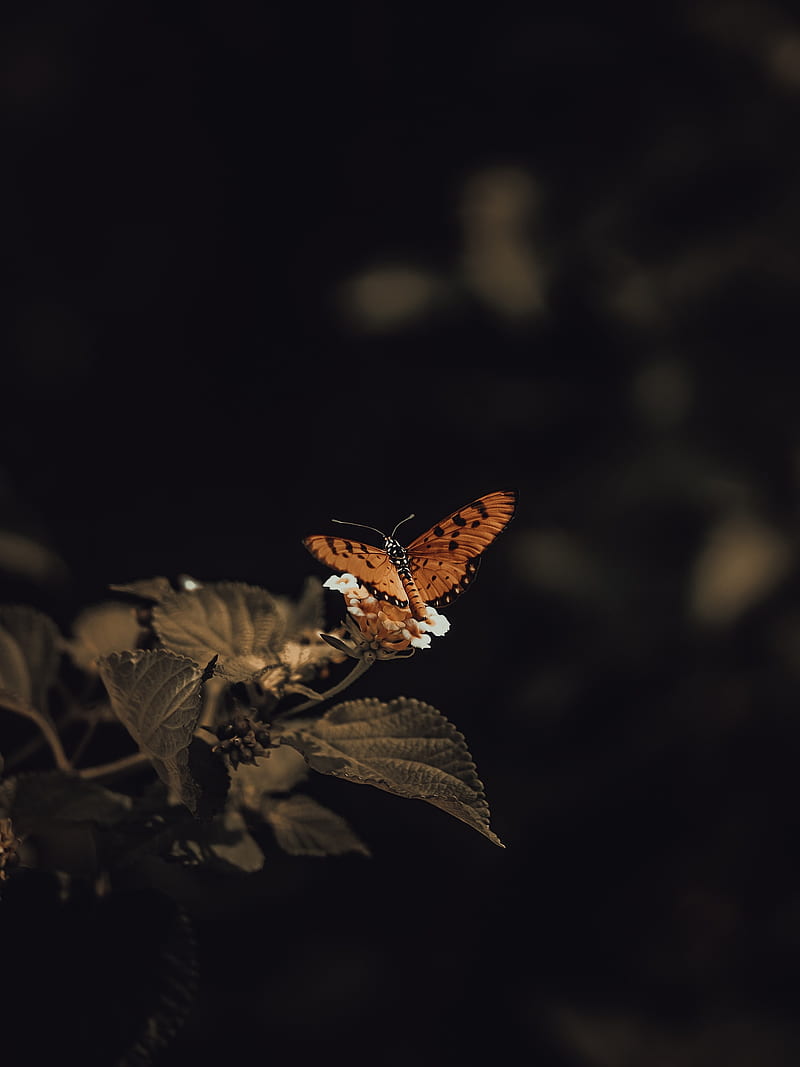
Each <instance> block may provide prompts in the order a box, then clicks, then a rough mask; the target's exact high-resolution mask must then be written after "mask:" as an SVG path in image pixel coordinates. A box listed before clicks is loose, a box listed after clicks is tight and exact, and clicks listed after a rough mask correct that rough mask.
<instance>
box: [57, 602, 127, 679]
mask: <svg viewBox="0 0 800 1067" xmlns="http://www.w3.org/2000/svg"><path fill="white" fill-rule="evenodd" d="M141 632H142V628H141V626H140V625H139V623H138V621H137V619H136V611H135V609H134V608H133V607H131V605H130V604H121V603H119V602H118V601H115V600H108V601H106V602H105V603H102V604H93V605H92V606H91V607H88V608H86V609H84V610H83V611H82V612H81V613H80V615H78V616H77V618H76V619H75V621H74V622H73V624H72V633H73V635H74V636H73V639H72V640H71V641H68V642H67V643H66V644H67V650H68V652H69V654H70V656H71V657H72V659H73V661H74V662H75V663H76V664H77V665H78V666H79V667H82V668H83V670H85V671H96V670H97V660H98V659H99V658H100V657H101V656H107V655H108V654H109V653H110V652H121V651H122V650H123V649H126V648H129V649H134V648H136V645H137V644H138V642H139V637H140V635H141Z"/></svg>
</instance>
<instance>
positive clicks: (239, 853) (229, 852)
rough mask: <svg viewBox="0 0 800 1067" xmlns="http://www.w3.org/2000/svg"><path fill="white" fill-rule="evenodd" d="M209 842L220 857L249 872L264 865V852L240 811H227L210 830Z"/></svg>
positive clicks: (258, 869) (210, 846) (215, 853)
mask: <svg viewBox="0 0 800 1067" xmlns="http://www.w3.org/2000/svg"><path fill="white" fill-rule="evenodd" d="M207 843H208V846H209V848H210V849H211V851H212V852H213V853H214V855H215V856H217V858H218V859H221V860H224V861H225V863H229V864H231V866H233V867H238V868H239V869H240V870H242V871H246V872H247V873H248V874H250V873H252V872H253V871H260V870H261V868H262V867H263V866H264V853H263V852H262V851H261V848H260V846H259V845H258V843H257V842H256V840H255V838H254V837H252V836H251V834H250V832H249V830H248V829H247V824H246V823H245V821H244V818H243V816H242V815H241V814H240V813H239V812H238V811H226V812H225V814H224V815H223V816H222V817H221V818H219V819H217V820H215V821H214V823H213V824H212V825H211V827H210V828H209V831H208V836H207Z"/></svg>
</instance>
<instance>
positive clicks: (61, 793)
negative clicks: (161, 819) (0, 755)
mask: <svg viewBox="0 0 800 1067" xmlns="http://www.w3.org/2000/svg"><path fill="white" fill-rule="evenodd" d="M131 805H132V801H131V799H130V797H127V796H125V795H124V794H122V793H114V792H112V790H110V789H105V788H104V787H103V786H101V785H98V784H97V783H96V782H88V781H86V780H84V779H83V778H79V777H78V776H77V775H74V774H65V773H63V772H62V771H49V772H47V773H44V774H23V775H18V776H17V777H15V778H9V779H7V780H6V781H4V782H3V783H2V784H0V814H3V815H9V816H11V817H12V818H13V819H14V826H15V827H16V828H17V830H18V831H19V832H20V833H23V834H28V833H32V832H35V831H36V830H37V828H41V827H42V826H43V825H46V824H49V823H53V822H61V823H64V822H94V823H97V824H98V825H100V826H112V825H113V824H114V823H116V822H118V821H119V820H120V819H121V818H123V817H124V816H125V815H126V814H127V813H128V811H130V809H131Z"/></svg>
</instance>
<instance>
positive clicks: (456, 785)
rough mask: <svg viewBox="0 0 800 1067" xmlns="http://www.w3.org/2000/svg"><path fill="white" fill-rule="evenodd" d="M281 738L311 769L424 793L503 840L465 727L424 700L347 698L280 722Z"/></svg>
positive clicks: (390, 789) (424, 797)
mask: <svg viewBox="0 0 800 1067" xmlns="http://www.w3.org/2000/svg"><path fill="white" fill-rule="evenodd" d="M281 740H282V741H283V742H285V743H287V744H289V745H291V746H292V747H293V748H296V749H297V750H298V752H300V753H301V754H302V755H303V756H304V757H305V759H306V761H307V762H308V764H309V766H310V767H311V768H312V769H313V770H315V771H319V772H320V773H322V774H331V775H334V776H335V777H337V778H344V779H346V780H347V781H351V782H357V783H359V784H363V785H373V786H375V787H377V788H378V789H384V790H386V792H388V793H394V794H396V795H397V796H403V797H411V798H414V799H418V800H425V801H427V802H428V803H429V804H433V805H434V806H435V807H438V808H441V809H442V810H443V811H446V812H447V813H448V814H449V815H453V816H454V817H455V818H457V819H460V820H461V821H462V822H465V823H467V825H468V826H472V827H473V829H475V830H478V832H479V833H482V834H483V835H484V836H485V837H487V838H488V839H489V840H490V841H492V842H493V843H494V844H496V845H501V846H502V842H501V841H500V839H499V838H498V837H497V836H496V835H495V834H494V833H493V832H492V831H491V830H490V829H489V806H488V804H487V802H486V796H485V793H484V789H483V783H482V782H481V780H480V779H479V778H478V775H477V772H476V769H475V764H474V763H473V761H472V757H471V756H470V754H469V751H468V749H467V746H466V742H465V740H464V737H463V735H462V734H461V733H459V731H458V730H457V729H456V728H455V726H453V724H452V723H451V722H449V721H448V720H447V719H446V718H445V717H444V715H442V714H441V712H439V711H437V710H436V708H434V707H431V705H430V704H423V703H422V702H421V701H419V700H413V699H410V698H408V697H400V698H398V699H397V700H392V701H390V702H389V703H388V704H387V703H384V702H382V701H380V700H351V701H346V702H345V703H343V704H337V705H336V706H335V707H333V708H331V709H330V710H329V711H328V712H326V713H325V715H323V716H322V717H321V718H320V719H317V720H315V721H314V722H312V723H306V724H304V725H298V726H296V727H295V728H292V727H291V726H288V727H285V728H284V730H283V732H282V734H281Z"/></svg>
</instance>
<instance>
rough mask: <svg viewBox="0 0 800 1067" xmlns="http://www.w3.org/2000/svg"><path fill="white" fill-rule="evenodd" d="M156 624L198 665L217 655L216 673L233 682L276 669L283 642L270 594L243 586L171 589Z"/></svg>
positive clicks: (169, 642) (174, 648) (225, 584)
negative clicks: (269, 669)
mask: <svg viewBox="0 0 800 1067" xmlns="http://www.w3.org/2000/svg"><path fill="white" fill-rule="evenodd" d="M153 626H154V628H155V631H156V633H157V634H158V636H159V638H160V639H161V641H162V643H163V644H164V645H165V646H166V647H167V648H169V649H171V650H172V651H173V652H177V653H179V654H181V655H184V656H188V657H189V658H190V659H193V660H195V661H197V662H198V663H206V662H208V660H209V659H211V658H212V656H218V657H219V660H218V671H219V673H220V674H221V675H222V676H223V677H224V678H225V679H226V680H227V681H229V682H245V681H250V680H252V679H253V678H254V677H257V676H258V674H260V673H261V671H263V670H264V668H265V667H268V666H271V665H274V664H275V663H276V662H277V661H278V653H279V651H280V649H281V648H282V646H283V643H284V627H283V620H282V619H281V615H280V613H279V612H278V611H277V610H276V606H275V601H274V600H273V598H272V596H271V595H270V594H269V593H268V592H267V591H266V589H259V588H257V587H256V586H251V585H245V584H244V583H241V582H215V583H211V584H209V585H204V586H201V587H200V588H199V589H196V590H193V591H191V592H185V593H176V592H172V591H171V592H170V594H169V595H165V596H163V597H162V599H161V600H160V601H159V602H158V604H157V605H156V607H155V608H154V609H153Z"/></svg>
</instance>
